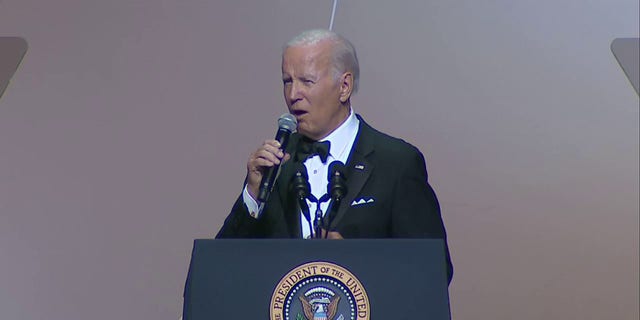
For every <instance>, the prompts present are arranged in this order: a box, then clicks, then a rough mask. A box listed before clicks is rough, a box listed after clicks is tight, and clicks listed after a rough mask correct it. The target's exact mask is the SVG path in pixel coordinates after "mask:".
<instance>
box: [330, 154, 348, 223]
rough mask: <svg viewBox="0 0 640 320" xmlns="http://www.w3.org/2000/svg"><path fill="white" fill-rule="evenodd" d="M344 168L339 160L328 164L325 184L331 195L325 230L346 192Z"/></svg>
mask: <svg viewBox="0 0 640 320" xmlns="http://www.w3.org/2000/svg"><path fill="white" fill-rule="evenodd" d="M345 171H346V168H345V166H344V164H343V163H342V162H340V161H334V162H331V164H329V175H328V177H327V178H328V180H329V183H328V184H327V191H328V192H329V195H331V207H330V208H329V209H328V211H329V212H328V214H327V218H328V219H327V221H326V228H327V232H328V231H329V228H330V227H331V222H332V221H333V218H334V217H335V215H336V214H337V213H338V208H339V207H340V202H341V201H342V198H344V196H345V195H346V194H347V176H346V175H345Z"/></svg>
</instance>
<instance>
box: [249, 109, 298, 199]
mask: <svg viewBox="0 0 640 320" xmlns="http://www.w3.org/2000/svg"><path fill="white" fill-rule="evenodd" d="M297 126H298V122H297V121H296V118H295V117H294V116H293V115H291V114H289V113H285V114H283V115H281V116H280V118H279V119H278V132H277V133H276V137H275V140H277V141H278V142H279V143H280V146H281V149H282V150H283V151H284V149H285V148H286V147H287V143H289V136H290V135H291V133H292V132H293V131H294V130H295V129H296V127H297ZM279 169H280V165H274V166H273V167H271V168H267V169H266V170H265V172H264V174H263V175H262V181H261V182H260V190H259V192H258V201H260V202H262V203H265V202H267V200H269V196H270V195H271V191H272V190H273V184H274V182H275V181H276V176H277V175H278V170H279Z"/></svg>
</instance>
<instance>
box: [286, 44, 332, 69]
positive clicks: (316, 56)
mask: <svg viewBox="0 0 640 320" xmlns="http://www.w3.org/2000/svg"><path fill="white" fill-rule="evenodd" d="M330 49H331V47H330V46H328V45H323V44H313V45H297V46H291V47H288V48H287V49H285V51H284V52H283V54H282V67H283V68H285V67H286V65H290V64H295V65H296V67H302V66H311V65H314V64H316V63H319V62H323V61H324V60H325V59H329V58H330V57H331V50H330Z"/></svg>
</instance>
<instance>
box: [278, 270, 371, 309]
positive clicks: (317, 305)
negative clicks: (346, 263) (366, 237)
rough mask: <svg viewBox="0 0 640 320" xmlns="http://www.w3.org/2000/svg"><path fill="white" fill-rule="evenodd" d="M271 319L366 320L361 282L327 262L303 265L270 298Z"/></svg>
mask: <svg viewBox="0 0 640 320" xmlns="http://www.w3.org/2000/svg"><path fill="white" fill-rule="evenodd" d="M269 310H270V319H271V320H369V314H370V306H369V298H368V297H367V293H366V292H365V290H364V287H363V286H362V283H360V281H359V280H358V279H357V278H356V277H355V276H354V275H353V274H352V273H351V272H349V270H347V269H345V268H343V267H341V266H339V265H336V264H334V263H330V262H324V261H318V262H310V263H306V264H303V265H301V266H298V267H296V268H294V269H293V270H291V271H289V273H287V274H286V275H285V276H284V277H283V278H282V280H280V282H279V283H278V285H277V286H276V288H275V290H274V291H273V295H272V296H271V306H270V308H269Z"/></svg>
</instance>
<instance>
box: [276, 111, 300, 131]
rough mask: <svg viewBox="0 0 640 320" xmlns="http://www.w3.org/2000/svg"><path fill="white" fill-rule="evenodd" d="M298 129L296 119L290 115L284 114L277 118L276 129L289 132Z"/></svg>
mask: <svg viewBox="0 0 640 320" xmlns="http://www.w3.org/2000/svg"><path fill="white" fill-rule="evenodd" d="M297 127H298V121H297V120H296V117H294V116H293V115H292V114H290V113H285V114H283V115H281V116H280V118H278V128H279V129H282V130H286V131H289V132H293V131H295V130H296V128H297Z"/></svg>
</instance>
